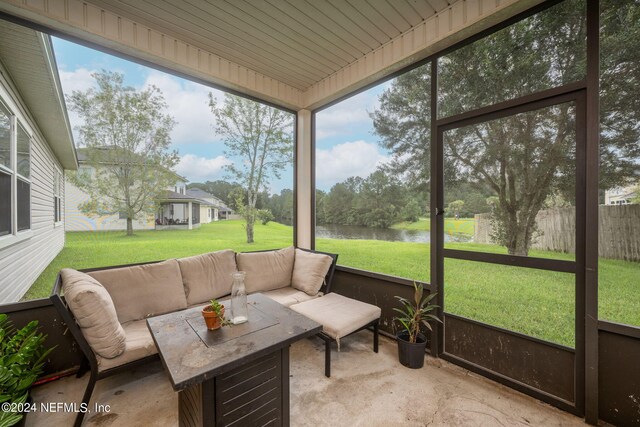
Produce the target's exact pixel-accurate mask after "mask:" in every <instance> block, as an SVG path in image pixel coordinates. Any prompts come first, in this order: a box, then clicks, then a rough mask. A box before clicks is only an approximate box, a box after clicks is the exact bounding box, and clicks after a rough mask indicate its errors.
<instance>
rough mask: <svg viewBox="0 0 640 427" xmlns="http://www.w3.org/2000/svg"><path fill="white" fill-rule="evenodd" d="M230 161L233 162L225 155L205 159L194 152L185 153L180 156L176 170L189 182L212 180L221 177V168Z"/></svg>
mask: <svg viewBox="0 0 640 427" xmlns="http://www.w3.org/2000/svg"><path fill="white" fill-rule="evenodd" d="M231 163H233V162H232V161H231V160H229V159H227V158H226V157H225V156H218V157H214V158H212V159H207V158H206V157H200V156H196V155H194V154H185V155H184V156H182V157H181V158H180V161H179V162H178V165H177V166H176V172H177V173H178V174H180V175H182V176H184V177H186V178H187V179H188V180H189V181H191V182H203V181H207V180H210V181H213V180H216V179H220V178H222V172H223V168H224V167H225V166H226V165H229V164H231Z"/></svg>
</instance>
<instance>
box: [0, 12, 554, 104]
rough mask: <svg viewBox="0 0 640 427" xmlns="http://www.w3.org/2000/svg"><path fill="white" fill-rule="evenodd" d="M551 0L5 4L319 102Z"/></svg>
mask: <svg viewBox="0 0 640 427" xmlns="http://www.w3.org/2000/svg"><path fill="white" fill-rule="evenodd" d="M537 3H541V0H321V1H311V0H260V1H247V0H241V1H223V0H210V1H203V0H183V1H178V2H176V1H170V0H153V1H151V0H88V1H84V2H83V1H79V0H48V1H45V0H39V1H38V0H26V1H25V0H3V1H2V2H0V10H2V11H3V12H6V13H8V14H10V15H13V16H17V17H19V18H26V19H28V20H30V21H32V22H36V23H39V24H42V25H44V26H45V27H46V28H48V29H51V30H54V32H55V31H57V32H59V33H61V34H63V35H68V36H73V37H76V38H78V39H80V40H83V41H88V42H91V43H94V44H96V45H99V46H102V47H105V48H108V49H111V50H113V51H115V52H119V53H122V54H126V55H129V56H132V57H136V58H138V59H142V60H144V61H148V62H149V63H152V64H155V65H156V66H160V67H163V68H165V69H168V70H171V71H174V72H177V73H181V74H184V75H187V76H190V77H192V78H196V79H199V80H201V81H203V82H205V83H209V84H214V85H216V86H218V87H220V88H222V89H227V90H231V91H235V92H236V93H240V94H244V95H247V96H250V97H253V98H256V99H259V100H262V101H266V102H269V103H272V104H275V105H278V106H282V107H285V108H288V109H291V110H295V111H298V110H302V109H315V108H317V107H320V106H322V105H324V104H327V103H329V102H331V101H333V100H335V99H337V98H339V97H341V96H344V95H346V94H348V93H350V92H353V91H356V90H358V89H360V88H362V87H364V86H366V85H368V84H370V83H372V82H374V81H376V80H379V79H381V78H383V77H385V76H387V75H389V74H392V73H393V72H395V71H397V70H399V69H402V68H403V67H405V66H407V65H409V64H411V63H413V62H416V61H418V60H420V59H422V58H425V57H427V56H429V55H431V54H433V53H434V52H437V51H438V50H441V49H443V48H445V47H447V46H450V45H452V44H453V43H455V42H456V41H459V40H461V39H463V38H466V37H469V36H470V35H472V34H475V33H477V32H479V31H482V30H483V29H486V28H488V27H490V26H492V25H495V24H497V23H499V22H501V21H504V20H505V19H507V18H509V17H511V16H513V15H515V14H517V13H519V12H521V11H523V10H526V9H528V8H529V7H531V6H533V5H535V4H537Z"/></svg>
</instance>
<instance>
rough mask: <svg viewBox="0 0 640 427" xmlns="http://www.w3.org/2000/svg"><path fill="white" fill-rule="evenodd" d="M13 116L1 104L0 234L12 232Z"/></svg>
mask: <svg viewBox="0 0 640 427" xmlns="http://www.w3.org/2000/svg"><path fill="white" fill-rule="evenodd" d="M12 175H13V171H12V169H11V116H10V115H9V112H8V111H7V110H6V109H5V108H4V107H3V106H2V104H0V236H4V235H6V234H11V180H12V179H11V177H12Z"/></svg>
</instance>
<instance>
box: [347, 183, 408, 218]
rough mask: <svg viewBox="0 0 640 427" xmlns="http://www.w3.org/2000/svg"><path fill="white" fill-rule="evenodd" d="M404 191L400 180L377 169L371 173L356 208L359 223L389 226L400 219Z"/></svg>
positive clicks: (361, 191) (363, 186)
mask: <svg viewBox="0 0 640 427" xmlns="http://www.w3.org/2000/svg"><path fill="white" fill-rule="evenodd" d="M403 195H404V191H403V189H402V187H401V185H400V182H399V181H398V180H397V179H395V178H393V177H391V176H390V175H388V174H386V173H385V172H384V171H383V170H377V171H375V172H373V173H372V174H371V175H369V176H368V177H367V178H366V179H365V180H364V181H363V182H362V186H361V187H360V194H359V197H358V203H357V204H356V210H357V212H358V218H359V225H365V226H367V227H376V228H388V227H390V226H392V225H393V224H394V223H395V222H397V221H398V220H399V210H400V207H401V206H402V205H403V204H404V197H403Z"/></svg>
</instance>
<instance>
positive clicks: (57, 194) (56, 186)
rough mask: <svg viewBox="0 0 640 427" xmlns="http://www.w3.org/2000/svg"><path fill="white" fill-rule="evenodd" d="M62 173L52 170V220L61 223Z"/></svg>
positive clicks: (56, 169)
mask: <svg viewBox="0 0 640 427" xmlns="http://www.w3.org/2000/svg"><path fill="white" fill-rule="evenodd" d="M62 185H63V182H62V173H61V172H60V171H59V170H58V168H56V167H54V170H53V220H54V222H60V221H62V196H61V194H62Z"/></svg>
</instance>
